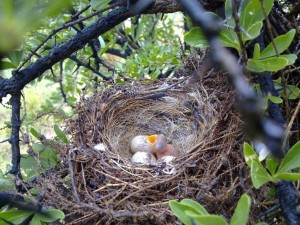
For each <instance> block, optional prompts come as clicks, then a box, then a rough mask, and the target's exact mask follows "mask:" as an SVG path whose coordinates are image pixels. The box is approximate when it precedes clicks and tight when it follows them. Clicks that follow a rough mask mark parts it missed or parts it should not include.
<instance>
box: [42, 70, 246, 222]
mask: <svg viewBox="0 0 300 225" xmlns="http://www.w3.org/2000/svg"><path fill="white" fill-rule="evenodd" d="M193 74H194V75H193V76H189V77H185V78H182V79H169V80H167V79H165V80H159V81H154V82H152V81H140V82H137V81H136V82H133V83H127V84H124V85H113V86H111V87H107V88H106V89H104V90H103V91H101V92H99V93H97V94H94V95H93V96H91V97H85V96H82V98H81V100H80V102H79V103H78V106H77V108H76V112H77V116H76V119H72V120H70V121H68V122H67V129H68V131H69V133H70V134H71V135H72V144H70V145H68V146H65V147H63V148H62V147H61V148H60V149H61V150H60V152H59V155H60V159H61V161H62V162H63V163H62V165H61V167H60V168H57V170H56V171H55V172H53V173H51V174H49V176H47V177H45V178H44V182H43V184H42V186H43V187H44V186H45V185H46V184H47V188H41V192H43V195H44V196H45V199H47V202H49V203H51V204H52V205H55V206H56V207H58V208H60V209H62V210H64V211H65V213H66V215H67V217H66V221H67V222H68V223H69V224H164V225H165V224H180V223H179V222H178V221H177V220H176V218H175V216H174V215H173V214H172V212H171V211H170V209H169V207H168V201H169V200H171V199H178V200H180V199H183V198H191V199H194V200H196V201H198V202H200V203H201V204H203V205H204V206H205V207H206V209H207V210H208V211H209V212H211V213H214V214H217V213H220V214H222V215H223V216H224V217H225V218H230V216H231V215H232V213H233V210H234V208H235V207H236V204H237V201H238V199H239V198H240V196H241V194H242V193H244V192H246V191H248V192H249V190H250V189H251V184H250V182H249V178H248V175H246V174H247V171H248V169H246V166H245V164H244V162H243V159H242V155H241V136H242V135H241V129H240V125H241V122H240V119H239V116H238V114H237V112H236V111H237V110H236V109H235V106H234V102H235V101H234V99H235V97H234V92H233V91H232V90H231V88H230V86H229V85H228V83H227V79H226V76H225V75H224V74H222V73H213V72H212V73H210V75H209V76H207V77H203V76H202V75H201V72H200V71H194V73H193ZM133 90H134V91H133ZM158 133H159V134H164V135H165V136H166V137H167V139H168V140H169V142H170V143H171V144H172V145H173V146H174V147H175V148H176V149H177V150H178V151H180V157H178V158H177V159H176V160H175V161H173V162H169V163H166V162H159V163H157V164H155V165H139V164H132V163H131V157H132V153H131V152H130V149H129V144H130V140H131V139H132V138H133V137H134V136H136V135H152V134H158ZM95 146H96V147H95Z"/></svg>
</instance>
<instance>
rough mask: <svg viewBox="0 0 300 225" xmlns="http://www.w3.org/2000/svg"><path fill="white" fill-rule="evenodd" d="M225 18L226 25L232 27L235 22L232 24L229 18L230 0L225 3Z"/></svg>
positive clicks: (230, 11)
mask: <svg viewBox="0 0 300 225" xmlns="http://www.w3.org/2000/svg"><path fill="white" fill-rule="evenodd" d="M225 17H226V19H227V24H229V25H230V26H233V27H234V26H235V22H234V19H233V18H231V17H232V6H231V1H230V0H226V1H225ZM229 18H231V19H229Z"/></svg>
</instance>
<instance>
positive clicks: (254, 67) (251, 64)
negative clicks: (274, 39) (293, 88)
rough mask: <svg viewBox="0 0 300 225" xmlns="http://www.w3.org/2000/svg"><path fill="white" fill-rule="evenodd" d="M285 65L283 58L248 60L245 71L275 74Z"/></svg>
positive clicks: (285, 61)
mask: <svg viewBox="0 0 300 225" xmlns="http://www.w3.org/2000/svg"><path fill="white" fill-rule="evenodd" d="M287 64H288V61H287V60H286V59H285V58H283V57H272V58H267V59H259V60H254V59H250V60H249V61H248V64H247V69H248V70H250V71H254V72H258V73H260V72H263V71H271V72H276V71H278V70H281V69H283V68H284V67H286V66H287Z"/></svg>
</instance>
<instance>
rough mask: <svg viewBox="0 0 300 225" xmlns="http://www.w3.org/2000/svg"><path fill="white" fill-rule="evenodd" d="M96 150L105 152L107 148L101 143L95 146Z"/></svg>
mask: <svg viewBox="0 0 300 225" xmlns="http://www.w3.org/2000/svg"><path fill="white" fill-rule="evenodd" d="M94 150H96V151H99V152H105V150H106V146H105V144H103V143H99V144H96V145H95V146H94Z"/></svg>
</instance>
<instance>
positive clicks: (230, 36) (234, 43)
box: [219, 28, 240, 51]
mask: <svg viewBox="0 0 300 225" xmlns="http://www.w3.org/2000/svg"><path fill="white" fill-rule="evenodd" d="M219 40H220V42H221V44H222V45H223V46H225V47H229V48H235V49H236V50H237V51H240V44H239V42H238V38H237V35H236V33H235V32H234V31H233V30H231V29H228V28H224V29H222V30H221V32H220V33H219Z"/></svg>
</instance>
